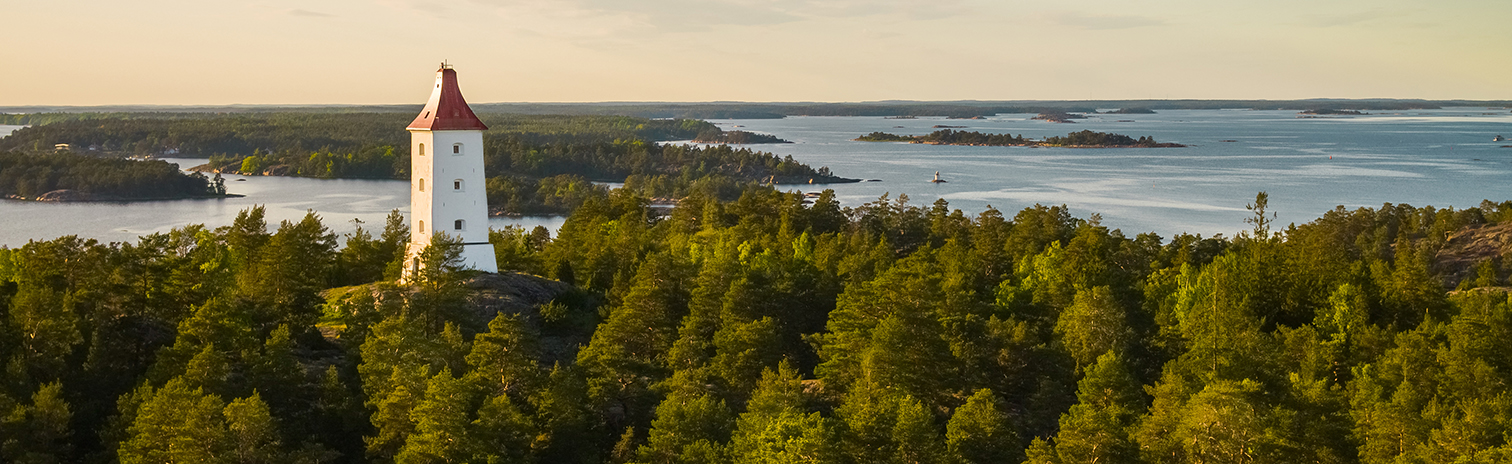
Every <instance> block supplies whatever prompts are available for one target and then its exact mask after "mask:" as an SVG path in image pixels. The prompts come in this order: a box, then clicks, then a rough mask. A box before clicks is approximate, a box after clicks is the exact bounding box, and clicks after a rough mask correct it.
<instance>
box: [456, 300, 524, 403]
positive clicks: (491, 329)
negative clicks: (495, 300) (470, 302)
mask: <svg viewBox="0 0 1512 464" xmlns="http://www.w3.org/2000/svg"><path fill="white" fill-rule="evenodd" d="M539 357H540V349H539V348H538V346H537V341H536V336H535V334H533V333H531V332H530V330H528V329H527V327H526V326H525V324H524V323H523V322H522V321H521V320H520V319H519V318H518V317H516V316H509V315H505V314H504V313H499V315H498V316H495V317H494V319H493V321H491V322H489V323H488V331H487V332H483V333H479V334H478V335H477V336H475V337H473V341H472V352H471V353H469V354H468V355H467V364H468V365H470V366H472V371H471V372H469V373H468V374H467V375H468V378H469V379H471V381H472V382H474V384H475V385H477V386H478V387H479V388H481V389H482V390H481V391H483V392H486V393H487V394H488V395H503V394H509V395H512V396H513V397H515V398H524V397H526V396H528V395H529V394H531V393H532V392H534V390H535V389H536V388H537V387H538V385H539V384H540V382H541V379H540V376H541V372H540V367H539V366H538V365H537V364H536V359H537V358H539Z"/></svg>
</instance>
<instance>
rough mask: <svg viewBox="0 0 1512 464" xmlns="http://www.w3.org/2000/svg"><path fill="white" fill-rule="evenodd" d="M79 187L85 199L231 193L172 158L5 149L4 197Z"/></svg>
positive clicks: (0, 177)
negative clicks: (186, 170)
mask: <svg viewBox="0 0 1512 464" xmlns="http://www.w3.org/2000/svg"><path fill="white" fill-rule="evenodd" d="M64 189H67V190H73V191H75V193H77V194H78V195H79V197H80V198H81V199H96V200H140V199H166V198H192V197H209V196H216V195H221V194H224V193H225V189H224V187H223V186H221V185H220V184H218V183H215V182H211V181H210V180H208V179H206V178H205V176H203V175H199V174H194V175H186V174H184V173H183V172H182V171H179V170H178V168H177V167H175V165H173V164H170V163H168V162H166V161H132V160H127V159H101V158H94V157H88V156H82V155H77V154H70V153H56V154H23V153H5V152H0V196H8V195H17V196H21V197H25V198H36V197H39V196H42V194H44V193H47V192H51V191H54V190H64Z"/></svg>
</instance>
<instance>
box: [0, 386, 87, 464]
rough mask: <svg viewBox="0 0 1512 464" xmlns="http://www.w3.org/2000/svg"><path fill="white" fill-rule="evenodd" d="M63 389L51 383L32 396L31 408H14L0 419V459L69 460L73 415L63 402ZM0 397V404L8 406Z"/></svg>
mask: <svg viewBox="0 0 1512 464" xmlns="http://www.w3.org/2000/svg"><path fill="white" fill-rule="evenodd" d="M62 392H63V385H62V384H61V383H59V382H52V383H48V384H44V385H42V386H41V387H40V388H38V389H37V391H36V392H35V393H33V394H32V397H31V404H30V405H24V404H17V405H15V406H14V408H13V409H11V410H9V411H4V413H5V415H4V416H0V457H3V458H4V460H5V461H7V462H15V463H24V464H44V463H56V462H69V461H71V460H73V457H72V455H73V446H72V442H71V440H70V439H71V438H72V435H73V433H72V432H73V431H72V429H71V428H70V427H69V421H70V420H72V419H73V411H72V410H71V408H69V405H68V402H67V401H66V400H64V399H63V393H62ZM8 400H9V398H3V397H0V404H3V403H6V402H9V401H8Z"/></svg>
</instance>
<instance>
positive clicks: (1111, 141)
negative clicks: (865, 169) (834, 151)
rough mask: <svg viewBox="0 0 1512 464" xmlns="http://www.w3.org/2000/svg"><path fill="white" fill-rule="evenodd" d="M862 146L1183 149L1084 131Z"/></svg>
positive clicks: (947, 136) (950, 133)
mask: <svg viewBox="0 0 1512 464" xmlns="http://www.w3.org/2000/svg"><path fill="white" fill-rule="evenodd" d="M855 140H856V141H858V142H908V143H922V144H928V145H970V146H978V147H1060V148H1181V147H1185V146H1186V145H1182V144H1179V143H1169V142H1166V143H1162V142H1157V141H1155V138H1153V137H1149V136H1144V137H1140V138H1137V139H1136V138H1133V137H1129V136H1127V135H1121V134H1111V133H1107V132H1093V131H1090V130H1084V131H1081V132H1072V133H1070V134H1066V136H1065V137H1045V138H1044V139H1041V140H1034V139H1026V138H1024V136H1023V135H1017V136H1015V135H1012V134H986V133H982V132H973V131H957V130H950V129H945V130H938V131H934V132H931V133H929V134H927V135H897V134H889V133H886V132H872V133H870V134H866V135H863V136H860V137H857V138H855Z"/></svg>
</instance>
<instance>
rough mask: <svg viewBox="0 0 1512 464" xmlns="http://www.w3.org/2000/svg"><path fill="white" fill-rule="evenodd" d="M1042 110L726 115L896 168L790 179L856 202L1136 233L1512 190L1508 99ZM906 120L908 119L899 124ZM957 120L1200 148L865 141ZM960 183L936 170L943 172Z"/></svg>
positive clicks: (868, 164)
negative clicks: (1326, 107) (1070, 113)
mask: <svg viewBox="0 0 1512 464" xmlns="http://www.w3.org/2000/svg"><path fill="white" fill-rule="evenodd" d="M1033 116H1034V115H1028V114H1004V115H998V116H995V117H989V118H986V119H966V120H963V119H944V118H919V119H884V118H863V117H791V118H786V119H769V120H734V121H716V122H717V123H719V124H720V125H721V127H722V128H724V129H726V130H731V129H737V128H736V127H735V126H740V127H738V129H739V130H747V131H754V132H762V133H770V134H774V135H777V136H779V137H782V138H784V139H787V140H790V141H793V142H795V143H792V144H778V145H759V146H756V147H760V149H761V150H766V151H771V152H773V153H776V154H779V155H784V156H785V155H791V156H793V158H794V159H797V160H799V161H802V162H804V163H807V164H809V165H812V166H814V167H816V168H818V167H820V166H828V167H829V168H830V169H831V170H832V171H833V172H834V173H835V174H836V175H840V176H844V177H852V178H861V179H868V180H871V179H876V180H880V182H863V183H856V184H841V185H827V186H809V185H799V186H783V188H788V189H799V190H803V191H805V192H809V191H818V190H821V189H823V188H832V189H834V190H835V192H836V193H837V194H838V195H839V198H840V199H841V201H842V202H843V203H845V204H847V205H856V204H861V203H865V202H871V201H876V200H877V199H878V198H880V197H882V196H883V195H889V198H891V199H896V198H897V197H898V196H899V194H906V195H908V198H909V202H910V204H914V205H928V204H930V203H933V202H934V201H936V200H937V199H942V198H943V199H945V200H946V201H947V202H949V203H950V207H951V208H954V209H961V210H963V211H964V212H966V213H968V214H975V213H978V212H980V211H982V210H984V209H985V208H987V207H988V206H991V207H994V208H997V209H998V210H1000V211H1002V212H1003V214H1004V215H1005V216H1009V217H1011V216H1012V215H1013V214H1015V213H1016V212H1017V211H1019V210H1021V209H1023V208H1026V207H1031V206H1034V205H1035V204H1043V205H1066V206H1067V207H1069V208H1070V210H1071V213H1072V214H1073V215H1074V216H1077V217H1081V218H1087V217H1090V216H1091V215H1092V214H1094V213H1095V214H1099V215H1101V217H1102V224H1103V225H1105V226H1108V227H1110V228H1117V229H1122V230H1123V231H1124V232H1125V234H1127V235H1129V236H1132V235H1134V234H1137V233H1142V232H1152V231H1153V232H1156V233H1158V234H1160V235H1162V236H1163V237H1167V238H1169V237H1171V236H1172V235H1173V234H1177V233H1183V232H1187V233H1195V234H1204V235H1208V236H1211V235H1213V234H1218V233H1223V234H1226V235H1230V236H1232V235H1233V234H1234V233H1235V232H1237V231H1240V230H1245V229H1247V228H1248V225H1247V224H1245V223H1244V219H1245V218H1247V217H1251V216H1252V213H1251V212H1250V211H1248V210H1246V209H1245V206H1246V205H1248V204H1250V203H1252V202H1253V201H1254V199H1255V194H1256V193H1257V192H1261V191H1264V192H1266V193H1267V194H1268V196H1269V208H1268V211H1271V212H1272V213H1274V214H1275V215H1276V224H1277V225H1278V226H1280V227H1284V226H1285V225H1286V224H1288V223H1293V222H1295V223H1305V222H1308V221H1311V220H1312V219H1315V218H1317V217H1319V216H1321V215H1322V214H1323V213H1325V212H1327V211H1328V210H1331V209H1333V208H1335V207H1336V206H1344V207H1346V208H1351V209H1352V208H1357V207H1362V206H1368V207H1379V206H1381V205H1382V204H1383V203H1388V202H1389V203H1397V204H1402V203H1405V204H1410V205H1413V206H1427V205H1433V206H1436V207H1441V208H1442V207H1450V206H1452V207H1455V208H1458V209H1464V208H1469V207H1477V206H1479V204H1480V203H1481V201H1482V200H1484V199H1490V200H1493V201H1497V202H1500V201H1505V200H1512V148H1504V147H1502V146H1503V145H1512V142H1493V141H1492V139H1493V137H1495V136H1496V135H1499V134H1500V135H1503V136H1512V113H1509V112H1508V110H1507V109H1505V108H1451V109H1443V110H1412V111H1391V112H1382V113H1379V114H1370V115H1365V116H1349V117H1328V118H1299V117H1298V116H1299V115H1298V114H1297V113H1296V112H1295V111H1251V110H1185V111H1175V110H1172V111H1159V112H1158V113H1157V114H1132V115H1131V114H1101V115H1092V117H1089V118H1088V119H1078V120H1075V121H1076V122H1075V123H1071V124H1058V123H1051V122H1046V121H1036V120H1031V119H1030V118H1031V117H1033ZM899 126H901V127H899ZM935 126H962V127H961V128H957V129H955V130H965V131H980V132H991V133H1011V134H1022V135H1023V136H1025V137H1027V138H1036V139H1038V138H1042V137H1046V136H1063V135H1066V134H1067V133H1070V132H1075V131H1081V130H1093V131H1099V132H1112V133H1118V134H1124V135H1128V136H1131V137H1136V138H1137V137H1141V136H1152V137H1154V138H1155V139H1156V140H1157V141H1160V142H1176V143H1181V144H1185V145H1188V147H1186V148H1028V147H972V146H940V145H921V144H909V143H898V142H892V143H878V142H855V141H852V139H854V138H856V137H858V136H860V135H863V134H867V133H870V132H873V131H881V132H890V133H894V134H906V135H919V134H927V133H929V132H932V131H936V130H940V128H937V127H935ZM936 171H938V172H939V173H940V177H941V178H942V179H944V180H946V181H947V182H945V183H932V182H930V180H932V179H933V178H934V174H935V172H936Z"/></svg>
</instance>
